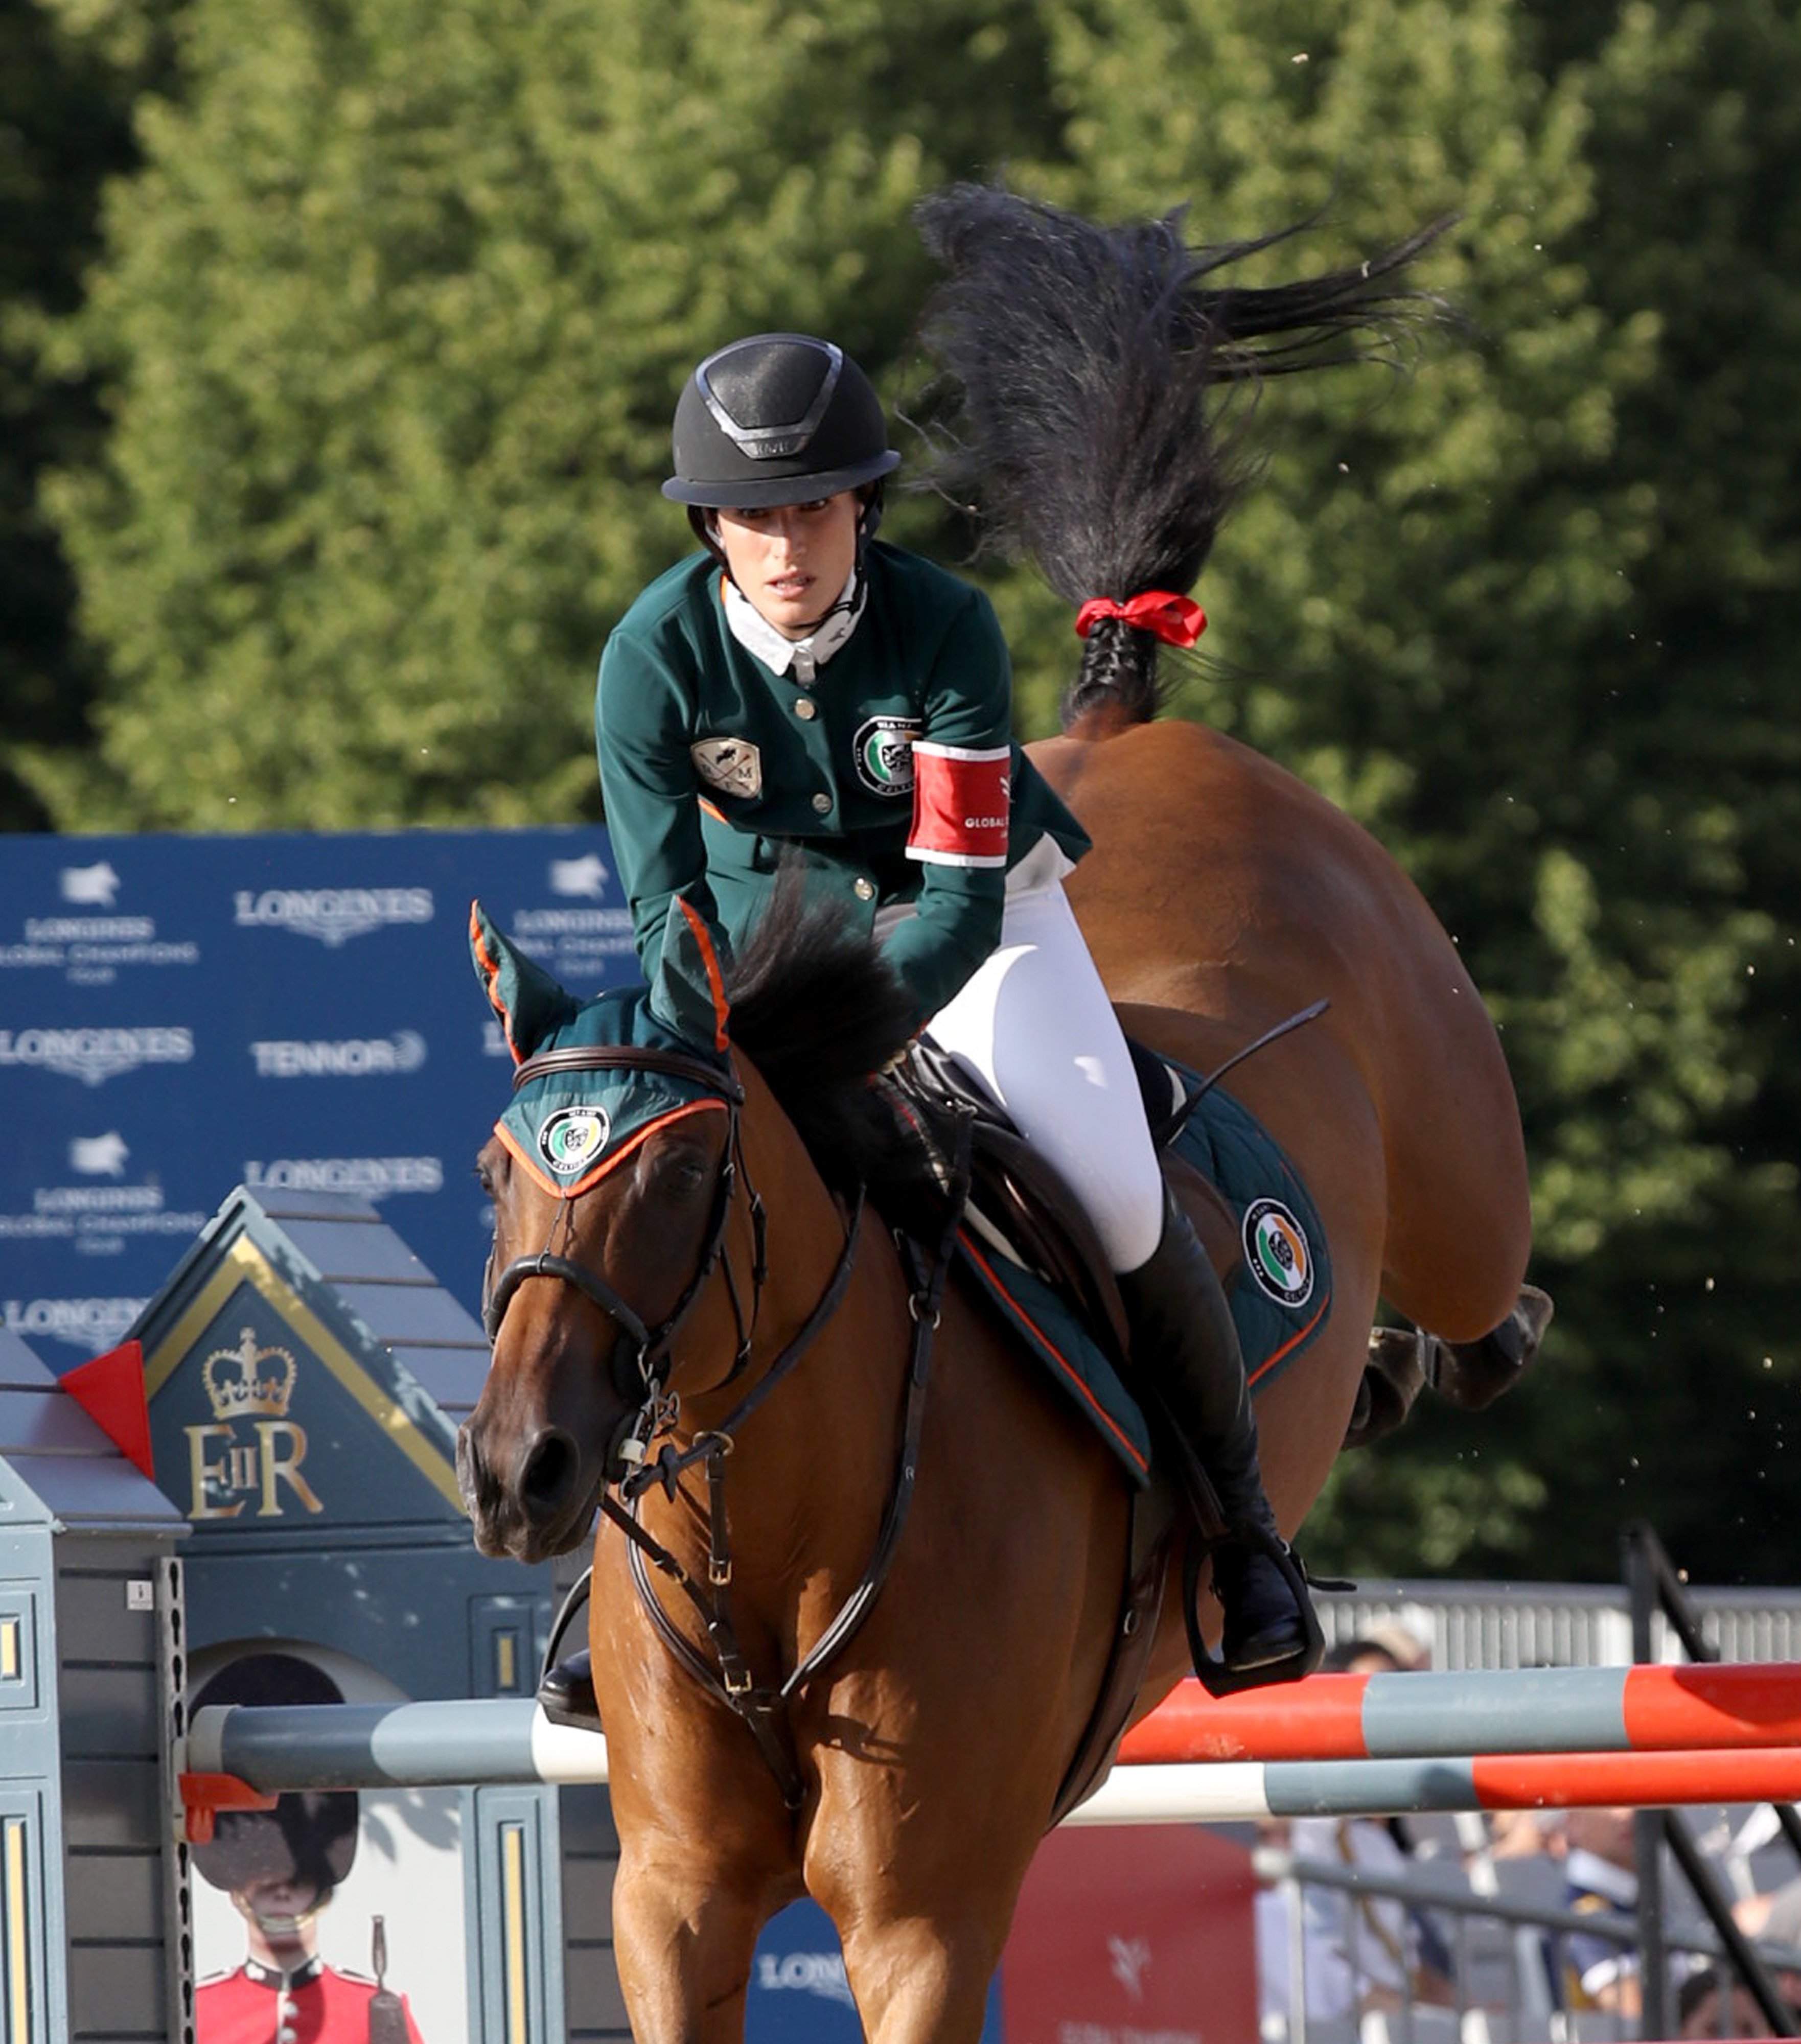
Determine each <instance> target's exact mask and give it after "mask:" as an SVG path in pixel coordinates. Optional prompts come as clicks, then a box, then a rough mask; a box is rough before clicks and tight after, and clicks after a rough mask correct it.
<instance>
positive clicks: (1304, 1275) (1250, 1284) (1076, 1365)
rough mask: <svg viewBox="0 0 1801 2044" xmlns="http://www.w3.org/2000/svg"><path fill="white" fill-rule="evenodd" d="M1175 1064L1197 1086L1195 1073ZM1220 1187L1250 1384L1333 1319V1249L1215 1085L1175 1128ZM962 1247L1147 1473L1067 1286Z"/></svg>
mask: <svg viewBox="0 0 1801 2044" xmlns="http://www.w3.org/2000/svg"><path fill="white" fill-rule="evenodd" d="M1173 1069H1174V1070H1176V1072H1177V1074H1179V1075H1180V1077H1181V1078H1183V1081H1184V1082H1186V1083H1187V1085H1189V1086H1190V1087H1191V1088H1192V1087H1195V1086H1198V1085H1199V1084H1200V1081H1199V1077H1198V1076H1197V1075H1195V1074H1192V1073H1190V1072H1187V1071H1186V1070H1184V1069H1183V1067H1182V1066H1174V1067H1173ZM1168 1147H1172V1148H1173V1149H1174V1150H1176V1151H1177V1152H1178V1153H1179V1154H1180V1155H1181V1156H1182V1157H1183V1158H1185V1159H1186V1160H1187V1162H1189V1163H1191V1164H1192V1165H1193V1166H1195V1169H1196V1170H1199V1172H1200V1173H1201V1174H1203V1177H1205V1178H1208V1179H1210V1180H1211V1181H1212V1182H1213V1183H1214V1185H1217V1186H1218V1189H1219V1190H1220V1192H1221V1193H1222V1195H1223V1196H1224V1197H1225V1199H1226V1203H1227V1204H1228V1205H1229V1206H1230V1208H1231V1209H1232V1212H1233V1216H1234V1217H1235V1218H1236V1220H1237V1223H1238V1231H1239V1240H1240V1243H1241V1247H1242V1248H1243V1251H1244V1262H1243V1266H1242V1268H1241V1271H1240V1273H1239V1275H1238V1278H1237V1282H1236V1283H1235V1284H1234V1285H1233V1287H1232V1291H1231V1294H1230V1301H1231V1307H1232V1317H1233V1320H1234V1322H1235V1323H1236V1324H1237V1329H1238V1340H1239V1344H1240V1346H1241V1347H1242V1349H1243V1350H1244V1352H1245V1374H1246V1375H1247V1377H1249V1380H1250V1385H1251V1389H1252V1391H1253V1393H1256V1392H1259V1391H1260V1390H1262V1389H1264V1387H1265V1386H1266V1385H1269V1384H1271V1383H1272V1382H1273V1381H1275V1379H1276V1377H1277V1376H1279V1375H1280V1373H1281V1372H1282V1371H1283V1370H1285V1369H1286V1368H1287V1366H1288V1365H1289V1364H1290V1363H1291V1362H1293V1361H1294V1360H1295V1357H1296V1356H1298V1355H1299V1354H1301V1352H1302V1351H1303V1350H1304V1349H1305V1348H1306V1346H1307V1344H1308V1343H1310V1341H1311V1340H1312V1339H1313V1338H1314V1335H1316V1334H1318V1331H1319V1330H1320V1328H1321V1327H1323V1326H1324V1325H1325V1324H1326V1314H1327V1312H1328V1311H1329V1309H1330V1306H1331V1303H1332V1260H1331V1256H1330V1251H1329V1250H1328V1248H1327V1245H1326V1235H1325V1231H1324V1230H1323V1229H1322V1227H1321V1226H1320V1221H1319V1215H1318V1211H1317V1210H1316V1209H1315V1208H1314V1203H1313V1201H1312V1200H1311V1198H1310V1197H1309V1195H1308V1193H1307V1189H1306V1186H1305V1185H1303V1184H1302V1182H1301V1181H1300V1178H1299V1177H1298V1175H1297V1174H1296V1173H1295V1170H1294V1167H1293V1166H1291V1164H1290V1163H1289V1162H1288V1159H1287V1156H1286V1155H1285V1154H1284V1153H1283V1151H1282V1149H1281V1147H1280V1145H1278V1144H1277V1143H1276V1141H1275V1140H1274V1139H1272V1137H1271V1135H1269V1134H1268V1131H1267V1130H1265V1128H1264V1126H1263V1124H1262V1123H1261V1122H1260V1121H1259V1120H1257V1119H1256V1116H1255V1115H1253V1113H1252V1112H1250V1110H1249V1108H1246V1107H1245V1106H1244V1105H1241V1103H1240V1102H1239V1101H1237V1100H1234V1099H1233V1097H1232V1096H1231V1094H1230V1093H1226V1092H1223V1091H1222V1089H1220V1088H1218V1086H1215V1087H1214V1088H1213V1089H1211V1090H1210V1091H1209V1092H1207V1093H1203V1095H1202V1097H1201V1098H1200V1100H1199V1102H1198V1103H1197V1104H1196V1105H1195V1107H1194V1108H1192V1109H1191V1111H1190V1113H1189V1115H1188V1118H1187V1120H1186V1121H1185V1122H1184V1123H1183V1124H1182V1126H1181V1128H1180V1129H1179V1130H1178V1131H1176V1135H1174V1136H1173V1138H1172V1139H1171V1143H1170V1144H1169V1146H1168ZM958 1247H959V1254H960V1261H961V1262H963V1264H964V1267H965V1268H966V1269H967V1270H968V1272H969V1273H970V1274H971V1276H972V1277H974V1278H975V1280H976V1284H977V1286H978V1287H979V1289H980V1290H981V1291H982V1292H983V1293H985V1294H986V1296H987V1297H988V1298H989V1300H990V1301H992V1303H993V1304H994V1305H995V1307H996V1308H998V1309H999V1312H1001V1314H1002V1316H1003V1317H1004V1318H1005V1319H1006V1321H1007V1323H1008V1324H1009V1325H1010V1327H1012V1328H1013V1330H1014V1333H1015V1334H1016V1335H1018V1337H1019V1339H1021V1341H1022V1343H1024V1344H1025V1346H1026V1347H1027V1348H1029V1350H1031V1351H1032V1352H1033V1354H1035V1355H1036V1356H1037V1357H1038V1358H1039V1359H1040V1360H1041V1362H1043V1363H1044V1364H1045V1366H1046V1367H1047V1368H1048V1369H1049V1371H1050V1373H1051V1375H1052V1377H1053V1379H1054V1380H1055V1381H1056V1383H1057V1385H1059V1386H1060V1388H1061V1389H1063V1391H1064V1393H1066V1394H1067V1395H1068V1397H1069V1398H1070V1399H1071V1400H1072V1402H1073V1403H1074V1404H1075V1405H1076V1408H1077V1409H1078V1410H1079V1412H1082V1413H1083V1415H1084V1416H1086V1417H1087V1420H1089V1422H1090V1423H1091V1424H1092V1425H1093V1427H1095V1431H1097V1432H1098V1433H1099V1435H1100V1436H1101V1438H1102V1439H1103V1440H1104V1441H1105V1442H1106V1444H1107V1446H1108V1447H1110V1448H1111V1449H1112V1450H1113V1451H1114V1454H1116V1455H1117V1456H1118V1458H1119V1460H1120V1462H1122V1464H1123V1465H1124V1466H1125V1468H1126V1470H1127V1471H1128V1472H1129V1473H1130V1475H1131V1476H1132V1477H1133V1480H1134V1481H1136V1482H1137V1483H1139V1484H1141V1485H1142V1484H1145V1483H1148V1482H1149V1481H1150V1470H1151V1438H1150V1428H1149V1424H1148V1423H1147V1422H1146V1420H1145V1415H1144V1412H1143V1409H1142V1408H1141V1407H1140V1405H1139V1404H1138V1403H1137V1400H1135V1399H1134V1398H1133V1397H1132V1395H1131V1394H1130V1393H1129V1392H1128V1391H1127V1389H1126V1386H1125V1385H1123V1384H1122V1382H1121V1381H1120V1378H1119V1373H1118V1370H1117V1369H1116V1368H1115V1367H1114V1362H1113V1360H1112V1358H1110V1355H1109V1354H1107V1352H1106V1349H1105V1348H1104V1347H1103V1346H1102V1344H1101V1343H1099V1342H1098V1341H1097V1340H1096V1339H1095V1337H1094V1336H1093V1335H1091V1333H1090V1332H1089V1331H1088V1329H1087V1324H1086V1323H1085V1322H1084V1321H1083V1320H1082V1319H1081V1317H1080V1316H1079V1315H1078V1314H1077V1313H1076V1312H1074V1311H1073V1310H1072V1308H1071V1307H1070V1305H1069V1303H1068V1301H1067V1300H1066V1299H1065V1298H1064V1296H1063V1294H1062V1293H1060V1292H1059V1291H1058V1290H1057V1289H1056V1288H1055V1287H1053V1285H1049V1284H1048V1283H1047V1282H1046V1281H1045V1279H1044V1278H1042V1277H1040V1276H1039V1275H1038V1274H1037V1272H1036V1271H1033V1270H1029V1269H1027V1268H1026V1266H1024V1265H1022V1264H1020V1263H1017V1262H1014V1261H1013V1260H1012V1259H1011V1258H1008V1257H1005V1256H1003V1255H1002V1254H1000V1253H999V1251H996V1250H995V1248H994V1247H992V1246H991V1244H990V1243H986V1242H977V1241H976V1240H974V1239H972V1237H971V1236H970V1235H968V1232H967V1231H966V1232H965V1233H964V1235H961V1236H960V1238H959V1243H958Z"/></svg>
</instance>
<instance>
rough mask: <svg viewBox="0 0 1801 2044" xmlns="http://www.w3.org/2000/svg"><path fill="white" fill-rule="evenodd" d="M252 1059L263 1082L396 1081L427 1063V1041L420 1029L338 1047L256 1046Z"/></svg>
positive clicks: (350, 1040) (252, 1048)
mask: <svg viewBox="0 0 1801 2044" xmlns="http://www.w3.org/2000/svg"><path fill="white" fill-rule="evenodd" d="M250 1055H251V1056H252V1058H254V1059H255V1061H256V1076H257V1077H258V1078H260V1079H309V1078H330V1079H361V1078H394V1076H396V1075H397V1074H402V1073H406V1072H416V1071H418V1069H419V1068H420V1066H421V1065H423V1064H424V1063H425V1038H424V1037H423V1036H421V1035H420V1034H419V1032H418V1030H417V1029H402V1030H399V1031H398V1032H396V1033H395V1034H394V1035H392V1036H353V1037H348V1038H346V1039H343V1040H342V1041H341V1042H337V1043H317V1042H315V1043H284V1042H281V1041H279V1040H276V1041H271V1042H267V1043H252V1045H251V1046H250Z"/></svg>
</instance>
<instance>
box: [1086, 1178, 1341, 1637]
mask: <svg viewBox="0 0 1801 2044" xmlns="http://www.w3.org/2000/svg"><path fill="white" fill-rule="evenodd" d="M1119 1291H1120V1297H1122V1299H1123V1300H1124V1301H1125V1304H1126V1314H1127V1316H1128V1318H1129V1320H1130V1322H1131V1333H1132V1352H1133V1357H1134V1358H1136V1359H1137V1363H1138V1370H1137V1376H1138V1379H1139V1384H1140V1387H1141V1390H1142V1391H1143V1392H1144V1393H1145V1395H1147V1396H1148V1397H1150V1398H1152V1399H1153V1400H1156V1401H1157V1402H1159V1403H1160V1404H1161V1405H1162V1407H1163V1408H1164V1413H1165V1416H1167V1418H1168V1420H1169V1421H1170V1423H1171V1425H1172V1427H1173V1429H1174V1431H1175V1432H1176V1435H1177V1436H1178V1439H1179V1443H1180V1448H1183V1449H1186V1450H1187V1452H1188V1454H1191V1455H1192V1456H1193V1457H1194V1458H1196V1459H1198V1460H1199V1463H1200V1465H1201V1466H1202V1468H1203V1469H1204V1470H1205V1471H1206V1475H1207V1477H1209V1479H1210V1481H1211V1482H1212V1485H1213V1489H1214V1495H1215V1496H1217V1497H1218V1500H1219V1507H1220V1511H1221V1512H1222V1516H1224V1518H1225V1520H1226V1530H1227V1533H1228V1535H1230V1538H1229V1539H1228V1540H1227V1542H1226V1545H1225V1546H1222V1547H1221V1548H1219V1549H1218V1550H1216V1551H1215V1553H1214V1560H1213V1580H1214V1589H1215V1590H1216V1591H1217V1593H1218V1596H1219V1600H1220V1602H1221V1604H1223V1605H1224V1607H1225V1610H1226V1627H1225V1636H1224V1638H1223V1639H1222V1642H1221V1657H1222V1659H1223V1660H1224V1662H1225V1664H1226V1668H1227V1669H1229V1670H1230V1671H1231V1672H1232V1673H1234V1674H1249V1673H1253V1672H1254V1671H1255V1670H1256V1669H1260V1668H1269V1669H1272V1670H1274V1669H1275V1668H1276V1665H1277V1664H1278V1663H1293V1662H1295V1659H1296V1658H1297V1657H1299V1656H1301V1655H1303V1654H1306V1653H1307V1651H1308V1650H1309V1646H1310V1642H1312V1641H1314V1640H1317V1639H1318V1627H1317V1623H1314V1622H1313V1621H1312V1614H1311V1612H1310V1610H1307V1609H1304V1608H1303V1603H1302V1602H1300V1601H1298V1599H1299V1600H1304V1598H1305V1596H1306V1591H1305V1589H1304V1588H1303V1587H1301V1585H1300V1577H1299V1571H1298V1570H1296V1572H1295V1574H1294V1576H1293V1577H1292V1578H1291V1577H1290V1575H1289V1573H1287V1571H1286V1570H1284V1569H1283V1567H1282V1566H1281V1565H1280V1563H1279V1562H1277V1561H1276V1558H1275V1557H1274V1556H1273V1555H1272V1554H1271V1553H1270V1552H1269V1551H1268V1545H1267V1544H1266V1543H1273V1544H1275V1545H1277V1546H1280V1535H1278V1533H1277V1532H1276V1519H1275V1515H1274V1514H1273V1513H1272V1512H1271V1510H1270V1508H1269V1500H1268V1498H1267V1497H1265V1496H1264V1490H1263V1477H1262V1475H1261V1473H1260V1471H1259V1470H1258V1468H1257V1427H1256V1418H1255V1416H1253V1412H1252V1410H1251V1394H1250V1391H1249V1387H1248V1386H1247V1385H1246V1384H1245V1362H1244V1358H1243V1356H1242V1354H1241V1353H1240V1350H1239V1347H1238V1331H1237V1327H1235V1326H1234V1325H1233V1320H1232V1310H1231V1308H1230V1306H1228V1305H1227V1304H1226V1293H1225V1289H1224V1288H1223V1286H1222V1285H1221V1284H1220V1281H1219V1276H1218V1272H1216V1271H1215V1270H1214V1267H1213V1264H1212V1262H1211V1261H1210V1259H1209V1258H1208V1256H1207V1253H1206V1251H1205V1250H1204V1249H1203V1247H1201V1244H1200V1241H1199V1237H1198V1236H1197V1235H1195V1231H1194V1228H1193V1227H1192V1226H1191V1224H1190V1222H1189V1220H1188V1216H1187V1215H1186V1214H1185V1213H1184V1212H1183V1211H1182V1209H1181V1208H1180V1207H1179V1206H1178V1205H1177V1204H1176V1201H1175V1200H1174V1199H1173V1197H1172V1196H1171V1195H1170V1194H1169V1193H1168V1191H1167V1190H1166V1191H1165V1192H1164V1223H1163V1235H1162V1238H1161V1239H1160V1241H1159V1242H1158V1243H1157V1246H1156V1250H1155V1251H1154V1252H1153V1254H1152V1256H1151V1257H1150V1258H1149V1261H1148V1262H1145V1263H1141V1265H1140V1266H1138V1268H1137V1270H1129V1271H1126V1272H1124V1273H1122V1274H1121V1276H1120V1278H1119ZM1182 1478H1183V1488H1184V1489H1186V1490H1187V1491H1188V1493H1189V1494H1190V1496H1191V1497H1192V1496H1194V1494H1195V1490H1196V1489H1197V1486H1196V1485H1195V1482H1194V1480H1193V1477H1192V1473H1191V1471H1190V1470H1187V1469H1183V1470H1182ZM1295 1672H1298V1671H1297V1670H1295V1669H1294V1668H1293V1667H1292V1666H1290V1667H1287V1668H1284V1669H1283V1673H1295Z"/></svg>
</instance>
